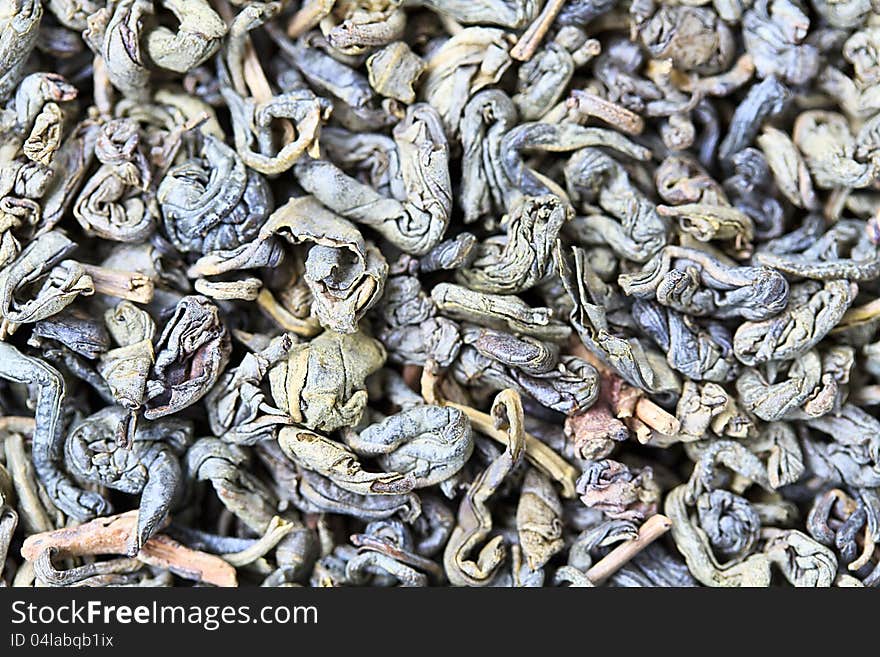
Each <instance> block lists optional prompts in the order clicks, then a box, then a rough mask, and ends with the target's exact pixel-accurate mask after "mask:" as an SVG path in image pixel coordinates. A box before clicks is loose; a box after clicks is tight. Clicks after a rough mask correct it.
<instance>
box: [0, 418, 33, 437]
mask: <svg viewBox="0 0 880 657" xmlns="http://www.w3.org/2000/svg"><path fill="white" fill-rule="evenodd" d="M36 426H37V423H36V421H35V420H34V418H32V417H26V416H23V415H6V416H4V417H0V433H22V434H24V435H26V436H30V435H32V434H33V433H34V429H35V428H36Z"/></svg>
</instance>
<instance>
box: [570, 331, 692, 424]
mask: <svg viewBox="0 0 880 657" xmlns="http://www.w3.org/2000/svg"><path fill="white" fill-rule="evenodd" d="M570 350H571V353H572V354H574V355H575V356H577V357H578V358H581V359H582V360H585V361H587V362H588V363H590V365H592V366H593V367H595V368H596V369H597V370H598V371H599V372H600V373H601V374H603V375H605V376H607V377H613V378H615V379H618V380H619V379H620V377H619V376H618V375H617V374H616V373H615V372H614V371H613V370H612V369H610V368H609V367H608V366H607V365H605V363H603V362H602V361H600V360H599V359H598V358H596V356H595V354H593V353H592V352H591V351H590V350H589V349H587V348H586V347H585V346H584V345H583V343H582V342H581V341H580V340H577V339H575V340H572V342H571V348H570ZM631 394H634V395H637V396H638V400H637V401H636V402H635V410H634V413H635V417H636V418H637V419H638V420H640V421H641V422H642V423H644V424H645V425H647V426H648V427H650V428H651V429H653V430H654V431H656V432H657V433H662V434H664V435H666V436H674V435H675V434H676V433H678V432H679V430H680V429H681V423H680V422H679V421H678V418H676V417H675V416H674V415H672V414H671V413H668V412H666V411H665V410H663V409H662V408H660V407H659V406H657V404H655V403H654V402H652V401H651V400H650V399H648V398H647V397H645V396H644V395H645V393H644V392H643V391H641V390H639V389H638V388H634V387H632V386H630V385H628V384H626V383H624V382H622V381H621V382H620V392H619V394H618V396H629V395H631ZM615 406H617V404H615ZM615 410H616V411H617V417H626V414H625V413H621V411H622V410H624V409H623V408H615Z"/></svg>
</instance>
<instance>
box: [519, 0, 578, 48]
mask: <svg viewBox="0 0 880 657" xmlns="http://www.w3.org/2000/svg"><path fill="white" fill-rule="evenodd" d="M564 4H565V0H547V3H546V4H545V5H544V8H543V9H542V10H541V13H540V14H539V15H538V18H536V19H535V21H534V22H533V23H532V24H531V25H529V27H528V29H527V30H526V31H525V32H523V34H522V36H520V38H519V41H517V42H516V45H515V46H514V47H513V48H512V49H511V51H510V56H511V57H513V58H514V59H516V60H519V61H521V62H527V61H529V60H530V59H531V58H532V56H533V55H534V54H535V51H536V50H537V49H538V46H539V45H541V41H543V40H544V36H545V35H546V34H547V31H548V30H549V29H550V26H551V25H553V21H554V20H556V15H557V14H558V13H559V11H560V10H561V9H562V6H563V5H564Z"/></svg>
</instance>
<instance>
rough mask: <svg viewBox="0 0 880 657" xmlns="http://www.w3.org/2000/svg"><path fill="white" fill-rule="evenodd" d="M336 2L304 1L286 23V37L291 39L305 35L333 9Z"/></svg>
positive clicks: (324, 0)
mask: <svg viewBox="0 0 880 657" xmlns="http://www.w3.org/2000/svg"><path fill="white" fill-rule="evenodd" d="M335 2H336V0H306V2H305V3H304V4H303V6H302V7H301V8H300V10H299V11H297V12H296V13H295V14H294V15H293V16H292V17H291V18H290V21H289V22H288V23H287V36H289V37H290V38H291V39H295V38H296V37H298V36H300V35H302V34H305V33H306V32H308V31H309V30H311V29H312V28H313V27H315V26H316V25H317V24H318V23H320V22H321V19H322V18H324V17H325V16H326V15H327V14H329V13H330V11H331V10H332V9H333V5H334V4H335Z"/></svg>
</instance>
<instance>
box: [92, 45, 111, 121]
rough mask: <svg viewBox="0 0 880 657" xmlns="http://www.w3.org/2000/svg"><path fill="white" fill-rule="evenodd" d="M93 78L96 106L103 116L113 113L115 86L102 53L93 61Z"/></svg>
mask: <svg viewBox="0 0 880 657" xmlns="http://www.w3.org/2000/svg"><path fill="white" fill-rule="evenodd" d="M92 78H93V79H94V85H93V86H94V97H95V107H97V108H98V111H99V112H100V113H101V116H106V117H109V116H112V115H113V87H112V86H111V84H110V78H109V76H108V75H107V64H106V63H105V62H104V58H103V57H101V56H100V55H95V59H94V61H93V63H92Z"/></svg>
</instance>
